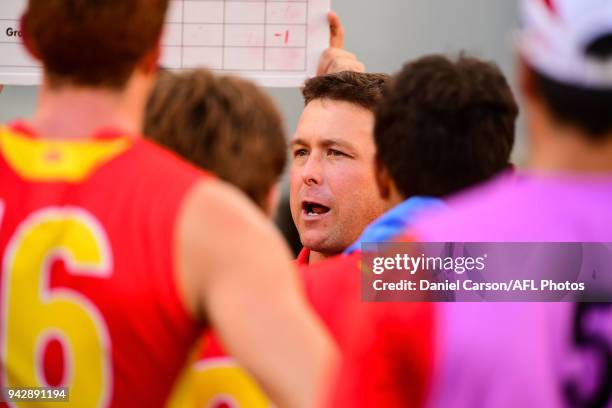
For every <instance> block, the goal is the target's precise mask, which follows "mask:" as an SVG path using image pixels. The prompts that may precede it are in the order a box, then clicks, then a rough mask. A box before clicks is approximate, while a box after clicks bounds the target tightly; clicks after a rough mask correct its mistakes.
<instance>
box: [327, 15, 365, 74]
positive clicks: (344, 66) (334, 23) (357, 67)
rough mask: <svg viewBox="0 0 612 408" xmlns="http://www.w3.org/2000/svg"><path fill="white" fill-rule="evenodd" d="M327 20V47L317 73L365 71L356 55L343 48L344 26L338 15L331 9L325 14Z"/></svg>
mask: <svg viewBox="0 0 612 408" xmlns="http://www.w3.org/2000/svg"><path fill="white" fill-rule="evenodd" d="M327 20H328V21H329V48H328V49H326V50H325V52H324V53H323V55H321V59H320V60H319V66H318V68H317V75H326V74H333V73H336V72H342V71H354V72H365V71H366V69H365V65H363V63H362V62H361V61H359V60H358V59H357V56H356V55H355V54H353V53H350V52H348V51H346V50H345V49H344V26H343V25H342V21H340V18H339V17H338V15H337V14H336V13H335V12H333V11H331V12H330V13H329V14H328V15H327Z"/></svg>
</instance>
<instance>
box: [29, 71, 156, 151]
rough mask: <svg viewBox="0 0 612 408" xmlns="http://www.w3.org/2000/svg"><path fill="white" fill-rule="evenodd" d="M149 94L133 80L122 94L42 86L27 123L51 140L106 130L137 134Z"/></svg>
mask: <svg viewBox="0 0 612 408" xmlns="http://www.w3.org/2000/svg"><path fill="white" fill-rule="evenodd" d="M147 91H148V89H146V88H145V85H144V84H139V83H132V81H130V84H129V85H128V86H127V87H126V89H125V90H123V91H114V90H110V89H103V88H84V87H70V86H65V87H62V88H59V89H53V88H51V87H49V86H48V85H47V84H43V85H42V86H41V90H40V96H39V99H38V106H37V108H36V111H35V113H34V116H33V117H32V119H31V120H30V121H29V123H28V124H29V125H30V126H31V127H32V129H33V130H34V131H35V132H36V133H37V134H38V135H40V136H41V137H43V138H49V139H80V138H86V137H88V136H91V135H93V134H95V133H96V132H98V131H100V130H103V129H104V130H108V129H116V130H119V131H121V132H124V133H125V134H126V135H138V134H140V133H141V129H142V123H143V118H144V109H145V104H146V96H147V95H148V93H147Z"/></svg>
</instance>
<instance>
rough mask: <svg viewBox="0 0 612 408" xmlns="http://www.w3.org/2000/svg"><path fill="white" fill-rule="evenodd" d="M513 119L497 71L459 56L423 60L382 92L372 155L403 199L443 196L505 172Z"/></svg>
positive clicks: (513, 105) (510, 100)
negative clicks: (383, 168)
mask: <svg viewBox="0 0 612 408" xmlns="http://www.w3.org/2000/svg"><path fill="white" fill-rule="evenodd" d="M517 116H518V107H517V104H516V102H515V100H514V97H513V95H512V91H511V90H510V87H509V85H508V82H507V81H506V78H505V77H504V75H503V74H502V72H501V71H500V70H499V69H498V68H497V66H495V65H493V64H490V63H487V62H483V61H481V60H478V59H475V58H471V57H467V56H465V55H463V54H462V55H460V56H459V57H458V58H457V60H456V61H455V60H451V59H449V58H448V57H445V56H441V55H434V56H428V57H424V58H421V59H419V60H416V61H414V62H411V63H409V64H407V65H405V66H404V68H403V70H402V71H401V72H399V73H398V74H397V75H396V76H395V77H394V79H393V81H392V83H391V85H390V86H389V88H388V89H387V90H386V91H385V98H384V100H383V101H382V102H381V103H380V105H379V107H378V109H377V111H376V126H375V141H376V147H377V157H378V160H379V161H380V162H381V163H382V164H383V165H384V166H385V167H386V168H387V169H388V170H389V172H390V175H391V177H393V179H394V181H395V183H396V185H397V188H398V189H399V191H400V193H401V194H402V195H403V196H405V197H411V196H417V195H418V196H431V197H443V196H447V195H449V194H452V193H455V192H457V191H460V190H462V189H465V188H466V187H469V186H471V185H473V184H476V183H479V182H482V181H484V180H486V179H488V178H490V177H491V176H493V175H495V174H496V173H498V172H500V171H502V170H504V169H505V168H507V167H508V165H509V160H510V154H511V152H512V148H513V145H514V137H515V135H514V132H515V122H516V118H517Z"/></svg>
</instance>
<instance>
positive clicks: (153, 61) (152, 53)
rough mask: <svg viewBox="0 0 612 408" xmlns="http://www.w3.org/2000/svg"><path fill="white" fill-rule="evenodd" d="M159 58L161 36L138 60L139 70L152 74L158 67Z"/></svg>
mask: <svg viewBox="0 0 612 408" xmlns="http://www.w3.org/2000/svg"><path fill="white" fill-rule="evenodd" d="M160 58H161V37H160V38H159V39H158V40H157V42H156V43H155V45H154V46H153V47H152V48H151V49H150V50H149V51H148V52H147V53H146V54H145V56H144V57H143V58H142V60H141V62H140V70H141V71H142V73H143V74H147V75H148V74H154V73H155V72H157V69H158V68H159V60H160Z"/></svg>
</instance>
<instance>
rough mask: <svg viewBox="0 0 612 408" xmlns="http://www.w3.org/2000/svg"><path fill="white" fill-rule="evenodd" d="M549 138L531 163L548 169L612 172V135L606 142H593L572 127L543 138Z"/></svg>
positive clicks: (595, 172) (557, 170)
mask: <svg viewBox="0 0 612 408" xmlns="http://www.w3.org/2000/svg"><path fill="white" fill-rule="evenodd" d="M542 139H544V140H545V142H544V143H542V144H541V145H540V146H538V147H536V148H535V149H534V154H533V157H532V160H531V165H532V167H533V168H534V169H536V170H539V171H545V172H563V173H577V174H602V173H612V135H611V136H610V137H607V138H605V139H604V141H603V142H598V143H594V142H590V141H589V140H588V139H587V138H586V136H584V135H580V133H579V132H577V131H575V130H572V129H564V130H559V129H557V130H556V132H555V134H550V135H545V136H544V137H542V138H540V140H542Z"/></svg>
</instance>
